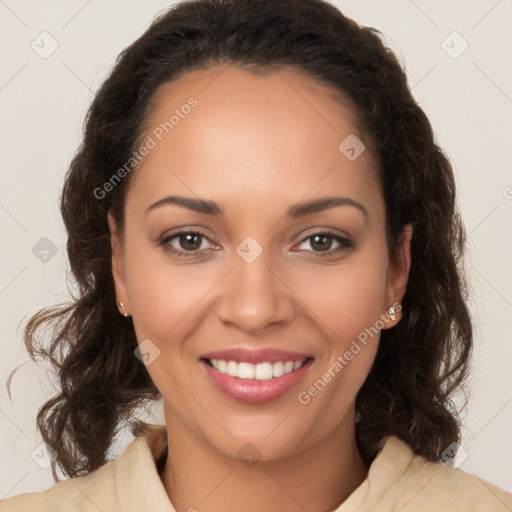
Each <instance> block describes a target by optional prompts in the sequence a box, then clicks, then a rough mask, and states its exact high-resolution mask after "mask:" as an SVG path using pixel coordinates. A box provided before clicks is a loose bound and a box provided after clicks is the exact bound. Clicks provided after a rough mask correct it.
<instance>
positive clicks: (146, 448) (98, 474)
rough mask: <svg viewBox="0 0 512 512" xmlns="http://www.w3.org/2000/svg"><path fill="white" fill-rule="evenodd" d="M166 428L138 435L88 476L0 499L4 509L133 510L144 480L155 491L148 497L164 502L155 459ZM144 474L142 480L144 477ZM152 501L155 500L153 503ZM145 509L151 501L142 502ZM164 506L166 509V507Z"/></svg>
mask: <svg viewBox="0 0 512 512" xmlns="http://www.w3.org/2000/svg"><path fill="white" fill-rule="evenodd" d="M164 434H165V430H164V429H162V428H161V427H160V428H155V429H152V430H151V429H150V430H148V432H144V433H143V434H142V435H140V436H137V437H135V439H133V440H132V442H131V443H130V444H129V445H128V446H126V447H125V448H124V450H123V452H122V453H121V454H120V455H119V457H118V458H117V460H113V461H109V462H107V463H106V464H105V465H103V466H102V467H100V468H99V469H97V470H96V471H93V472H92V473H89V474H88V475H86V476H81V477H75V478H69V479H67V480H63V481H60V482H57V483H56V484H55V485H54V486H53V487H51V488H50V489H48V490H46V491H41V492H31V493H25V494H20V495H18V496H13V497H11V498H8V499H6V500H3V501H0V512H18V511H19V512H21V511H23V512H26V511H31V512H50V511H52V512H60V511H62V512H69V511H70V510H73V511H75V512H78V511H79V512H89V511H91V512H92V511H94V512H98V510H105V511H107V510H108V511H114V510H126V509H130V508H131V507H130V503H131V502H132V501H133V500H135V501H136V500H138V499H139V500H140V499H142V498H140V497H139V495H140V494H141V493H140V483H141V481H144V482H145V483H144V486H145V488H146V487H147V488H149V489H150V490H153V491H154V492H152V493H150V494H151V496H150V497H148V498H147V499H150V498H151V499H152V500H153V501H154V499H155V496H158V497H159V500H160V501H161V502H164V501H165V498H166V497H167V496H166V495H164V492H165V491H164V490H163V487H162V484H161V482H160V480H159V477H158V474H157V470H156V466H155V462H156V461H157V460H159V459H160V458H161V457H162V455H163V454H164V452H165V449H166V444H165V440H166V439H165V435H164ZM142 475H144V478H143V479H142V480H141V479H140V477H141V476H142ZM151 504H152V503H151ZM140 505H141V510H144V509H145V508H146V505H147V503H144V504H143V503H141V504H140ZM160 509H162V510H163V508H162V507H160Z"/></svg>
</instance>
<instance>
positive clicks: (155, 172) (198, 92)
mask: <svg viewBox="0 0 512 512" xmlns="http://www.w3.org/2000/svg"><path fill="white" fill-rule="evenodd" d="M335 94H336V92H335V91H334V89H333V88H331V87H329V86H327V85H324V84H322V83H320V82H318V81H317V80H315V79H314V78H311V77H309V76H307V75H305V74H304V73H301V72H300V71H298V70H295V69H293V68H281V69H276V70H274V71H272V72H268V73H258V74H255V73H253V72H250V71H248V70H246V69H241V68H237V67H233V66H224V67H221V66H213V67H211V68H208V69H203V70H195V71H191V72H189V73H186V74H185V75H184V76H182V77H181V78H180V79H178V80H176V81H173V82H171V83H168V84H165V85H164V86H162V87H161V88H160V90H159V91H158V93H157V94H156V95H155V97H154V99H153V102H152V105H151V110H150V114H149V116H148V119H147V122H146V130H145V134H144V137H149V138H151V140H152V141H153V144H152V145H153V147H152V149H151V150H150V151H149V153H148V154H147V156H145V157H144V159H143V161H142V164H141V165H140V166H139V168H138V169H137V172H136V176H134V178H135V185H136V188H137V189H138V192H139V195H143V196H146V200H147V201H149V200H151V199H153V198H155V197H156V196H157V195H162V193H163V191H164V189H166V188H173V187H174V188H176V187H177V188H179V189H180V192H187V193H188V194H189V195H190V194H191V193H193V194H195V195H199V196H201V197H206V196H208V195H210V193H215V194H216V195H217V198H221V199H222V198H225V199H226V200H228V199H229V198H230V196H233V195H236V197H237V198H241V197H251V199H252V200H253V201H254V200H261V201H265V199H267V200H268V199H269V191H279V192H280V193H281V198H283V199H286V197H287V196H290V197H289V201H290V202H294V201H297V200H298V199H300V197H301V196H303V195H305V194H308V192H309V191H310V192H312V193H313V195H314V194H315V190H316V191H317V192H318V193H321V192H322V191H326V190H330V189H332V188H333V187H334V188H336V187H338V188H339V187H340V186H342V188H344V190H343V191H344V192H345V191H346V192H347V193H348V192H351V193H352V194H356V195H358V196H359V199H364V197H366V196H369V195H371V194H372V193H373V194H375V192H378V190H379V187H378V184H377V181H378V180H377V179H376V165H375V162H374V159H373V158H372V155H371V153H370V151H369V150H365V151H363V152H362V153H361V155H360V156H359V157H358V158H357V159H356V160H350V159H348V158H347V155H346V154H345V153H343V151H342V150H340V144H342V143H343V141H345V140H347V139H348V140H349V141H354V140H355V141H361V142H362V141H363V140H364V137H363V135H362V133H361V131H360V129H359V123H358V122H357V121H358V120H357V118H356V116H355V115H354V114H353V112H352V111H351V109H350V108H349V107H348V106H346V105H344V104H342V103H341V102H340V101H339V99H338V98H337V97H335ZM354 137H356V138H355V139H354ZM363 143H364V144H365V145H366V147H367V148H368V147H369V141H364V142H363ZM342 146H343V144H342ZM361 147H362V146H361ZM341 149H343V147H342V148H341ZM356 150H358V151H359V150H360V148H359V147H357V148H356ZM166 191H167V190H166ZM168 192H175V191H174V190H168ZM230 193H231V194H230Z"/></svg>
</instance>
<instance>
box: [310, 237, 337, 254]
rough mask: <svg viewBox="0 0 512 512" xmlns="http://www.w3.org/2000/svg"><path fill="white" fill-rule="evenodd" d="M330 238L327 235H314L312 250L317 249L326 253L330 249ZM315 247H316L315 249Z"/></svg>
mask: <svg viewBox="0 0 512 512" xmlns="http://www.w3.org/2000/svg"><path fill="white" fill-rule="evenodd" d="M331 242H332V240H331V237H330V236H329V235H315V236H314V237H313V243H312V246H313V249H318V250H319V251H327V250H329V249H330V247H331ZM315 246H316V247H315Z"/></svg>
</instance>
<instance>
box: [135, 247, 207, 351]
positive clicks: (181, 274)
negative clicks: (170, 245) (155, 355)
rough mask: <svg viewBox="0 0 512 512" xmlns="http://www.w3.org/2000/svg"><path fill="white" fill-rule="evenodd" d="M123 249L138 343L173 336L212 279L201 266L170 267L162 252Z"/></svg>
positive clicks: (190, 314)
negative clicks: (147, 339) (125, 250)
mask: <svg viewBox="0 0 512 512" xmlns="http://www.w3.org/2000/svg"><path fill="white" fill-rule="evenodd" d="M127 249H128V251H127V254H128V255H129V257H127V262H126V275H127V286H128V289H129V294H130V296H129V298H130V307H131V310H132V314H133V320H134V325H135V330H136V332H137V337H138V339H139V340H140V339H141V338H150V339H151V338H155V339H157V340H161V341H164V340H165V339H167V338H169V337H173V336H175V335H176V331H177V330H179V329H182V328H183V325H185V324H186V323H189V322H190V319H191V318H192V317H193V316H194V312H195V310H197V309H200V308H197V306H198V305H199V304H200V303H201V301H202V299H204V298H205V293H206V292H207V291H208V289H210V288H211V287H212V286H213V284H214V283H215V276H212V275H211V272H208V271H205V269H204V267H202V266H201V265H197V266H194V265H187V266H180V265H176V264H171V263H170V262H169V261H167V259H166V255H165V253H164V251H163V250H162V249H157V250H155V249H154V248H152V249H150V250H147V249H144V248H142V249H141V248H137V247H131V248H130V247H128V246H127ZM185 319H186V321H185Z"/></svg>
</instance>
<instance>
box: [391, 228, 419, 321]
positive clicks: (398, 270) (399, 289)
mask: <svg viewBox="0 0 512 512" xmlns="http://www.w3.org/2000/svg"><path fill="white" fill-rule="evenodd" d="M412 235H413V227H412V224H406V225H405V226H404V229H403V231H402V233H401V234H400V236H399V238H398V240H399V245H398V247H397V249H396V251H395V254H394V256H393V259H392V260H391V261H390V262H389V269H388V276H387V285H386V300H387V303H386V304H385V305H384V307H385V310H386V311H387V309H388V308H389V306H392V305H395V309H396V315H395V316H396V318H395V320H391V319H389V322H386V326H385V327H384V329H389V328H390V327H393V326H394V325H396V324H397V323H398V322H399V321H400V318H401V311H402V307H401V302H402V299H403V297H404V295H405V290H406V289H407V281H408V279H409V270H410V268H411V240H412ZM397 304H399V305H400V306H399V307H397Z"/></svg>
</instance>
